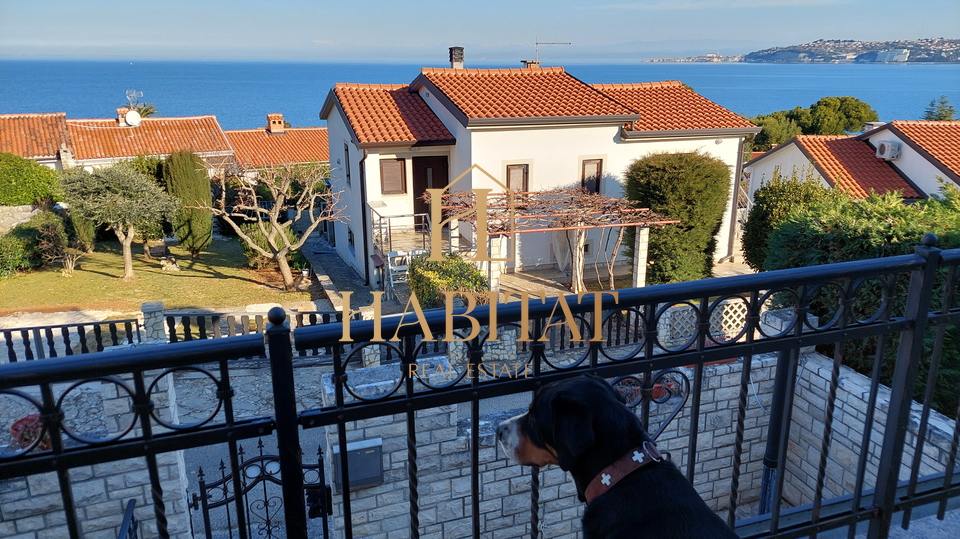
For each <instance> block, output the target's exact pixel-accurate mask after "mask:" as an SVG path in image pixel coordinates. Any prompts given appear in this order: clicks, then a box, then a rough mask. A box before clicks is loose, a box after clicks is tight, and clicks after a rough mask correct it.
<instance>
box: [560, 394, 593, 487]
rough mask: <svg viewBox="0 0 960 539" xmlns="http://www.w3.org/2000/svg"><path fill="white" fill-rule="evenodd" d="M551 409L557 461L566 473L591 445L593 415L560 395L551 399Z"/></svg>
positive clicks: (585, 408) (588, 409) (576, 402)
mask: <svg viewBox="0 0 960 539" xmlns="http://www.w3.org/2000/svg"><path fill="white" fill-rule="evenodd" d="M552 408H553V423H554V424H553V435H554V441H555V443H556V445H555V449H556V450H557V460H558V461H559V464H560V468H561V469H562V470H564V471H567V470H569V469H570V468H572V467H573V464H574V463H575V462H576V461H577V459H579V458H580V455H582V454H583V453H584V452H585V451H586V450H587V449H588V448H590V446H592V445H593V441H594V434H593V413H592V412H591V411H590V408H589V407H587V406H585V405H584V404H583V403H581V402H579V401H578V400H574V399H571V398H569V397H567V396H565V395H563V394H562V393H561V394H559V395H557V396H556V397H555V398H554V399H553V403H552Z"/></svg>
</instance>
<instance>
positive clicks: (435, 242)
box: [427, 165, 517, 262]
mask: <svg viewBox="0 0 960 539" xmlns="http://www.w3.org/2000/svg"><path fill="white" fill-rule="evenodd" d="M473 171H478V172H479V173H482V174H483V175H484V176H486V177H487V178H490V180H491V181H492V182H493V183H494V184H495V185H497V186H499V187H500V188H501V189H503V192H504V194H505V195H506V196H505V197H504V198H505V199H506V204H505V205H503V204H502V203H500V205H499V206H491V205H490V201H489V195H490V193H491V192H492V191H493V189H471V191H472V192H473V194H474V195H475V196H476V204H475V205H474V206H473V207H472V208H469V209H467V210H465V211H462V212H460V213H455V214H452V215H448V216H447V218H446V219H444V218H443V203H444V200H443V195H444V193H446V192H453V191H450V189H451V188H452V187H453V186H454V185H456V184H457V182H459V181H460V180H462V179H463V178H464V177H466V176H467V175H468V174H470V173H471V172H473ZM481 178H482V176H481ZM427 193H429V194H430V222H431V223H432V225H431V227H430V258H428V259H427V260H430V261H434V262H440V261H442V260H443V227H444V226H446V225H448V224H451V223H453V222H454V221H456V220H459V219H463V218H465V217H469V216H474V219H475V225H476V226H475V229H476V244H475V248H476V254H475V255H474V256H473V257H472V258H469V257H464V260H466V261H468V262H512V261H513V260H514V259H515V258H516V241H515V238H516V226H517V219H516V216H517V214H516V210H517V208H516V197H515V194H514V192H513V191H511V190H510V188H509V187H507V186H506V185H504V183H503V182H501V181H500V180H498V179H497V178H494V177H493V175H491V174H490V173H489V172H487V171H486V170H484V169H483V168H482V167H480V166H479V165H472V166H471V167H470V168H468V169H467V170H465V171H464V172H463V174H460V175H459V176H457V177H456V179H455V180H453V181H452V182H450V183H449V184H448V185H447V186H446V187H444V188H443V189H427ZM493 208H496V209H495V210H494V211H495V213H494V214H493V215H494V216H495V219H496V220H497V221H503V220H505V221H506V223H505V224H506V227H505V228H503V229H502V230H499V231H497V232H496V233H495V238H494V241H495V242H496V245H497V246H499V245H500V242H501V241H502V237H503V236H506V242H507V244H508V247H507V249H506V256H499V255H501V254H502V253H500V251H501V249H499V248H497V249H494V245H493V244H491V242H490V241H489V240H490V230H489V221H490V220H489V217H490V216H491V214H490V210H491V209H493ZM504 210H505V212H504ZM454 231H455V228H453V227H452V228H451V233H455V232H454ZM456 233H459V232H456ZM491 251H493V253H492V252H491ZM494 253H496V255H494Z"/></svg>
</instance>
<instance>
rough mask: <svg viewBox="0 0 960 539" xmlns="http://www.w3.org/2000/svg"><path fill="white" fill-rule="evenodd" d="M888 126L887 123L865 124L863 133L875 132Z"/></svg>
mask: <svg viewBox="0 0 960 539" xmlns="http://www.w3.org/2000/svg"><path fill="white" fill-rule="evenodd" d="M885 125H887V122H863V132H864V133H866V132H867V131H873V130H874V129H877V128H880V127H883V126H885Z"/></svg>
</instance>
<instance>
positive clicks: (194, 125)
mask: <svg viewBox="0 0 960 539" xmlns="http://www.w3.org/2000/svg"><path fill="white" fill-rule="evenodd" d="M127 112H129V109H128V108H126V107H121V108H119V109H117V118H116V119H92V120H67V121H66V122H67V130H68V131H69V133H70V140H71V141H72V143H73V163H69V164H68V163H67V162H66V161H64V163H63V164H64V166H82V167H85V168H87V169H93V168H97V167H101V166H105V165H109V164H112V163H116V162H118V161H123V160H127V159H132V158H134V157H136V156H138V155H154V156H158V157H167V156H168V155H170V154H171V153H173V152H176V151H180V150H189V151H192V152H194V153H196V154H197V155H198V156H200V158H201V159H203V160H204V162H205V163H206V164H207V166H208V167H210V168H211V169H214V170H215V169H220V168H223V167H226V166H229V165H231V164H232V163H233V147H231V146H230V141H228V140H227V137H226V135H224V134H223V130H222V129H220V124H219V123H218V122H217V117H216V116H190V117H181V118H158V117H152V116H151V117H149V118H142V119H139V122H136V123H137V125H131V124H130V123H128V122H127V116H126V114H127Z"/></svg>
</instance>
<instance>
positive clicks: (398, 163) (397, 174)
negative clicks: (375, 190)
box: [380, 159, 407, 195]
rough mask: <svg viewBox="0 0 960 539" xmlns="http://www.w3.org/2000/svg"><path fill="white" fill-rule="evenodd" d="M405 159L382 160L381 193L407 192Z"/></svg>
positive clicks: (400, 193)
mask: <svg viewBox="0 0 960 539" xmlns="http://www.w3.org/2000/svg"><path fill="white" fill-rule="evenodd" d="M406 169H407V167H406V160H405V159H381V160H380V193H382V194H384V195H402V194H404V193H406V192H407V174H406Z"/></svg>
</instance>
